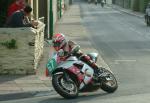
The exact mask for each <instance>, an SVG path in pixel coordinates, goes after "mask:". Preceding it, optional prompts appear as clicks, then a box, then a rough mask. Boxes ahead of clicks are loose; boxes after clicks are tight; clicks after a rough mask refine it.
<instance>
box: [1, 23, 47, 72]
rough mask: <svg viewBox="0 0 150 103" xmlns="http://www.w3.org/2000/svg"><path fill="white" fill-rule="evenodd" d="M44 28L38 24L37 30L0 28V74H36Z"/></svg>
mask: <svg viewBox="0 0 150 103" xmlns="http://www.w3.org/2000/svg"><path fill="white" fill-rule="evenodd" d="M44 27H45V25H44V24H42V23H40V25H39V27H38V29H33V28H0V74H34V73H35V72H36V69H37V67H38V63H39V61H40V58H41V56H42V54H43V46H44ZM12 40H13V42H12ZM14 42H16V43H14ZM12 44H13V45H12ZM14 45H15V46H14Z"/></svg>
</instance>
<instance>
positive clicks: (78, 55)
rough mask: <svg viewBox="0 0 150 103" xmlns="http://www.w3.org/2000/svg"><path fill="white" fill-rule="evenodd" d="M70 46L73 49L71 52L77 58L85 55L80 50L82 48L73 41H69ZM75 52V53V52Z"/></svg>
mask: <svg viewBox="0 0 150 103" xmlns="http://www.w3.org/2000/svg"><path fill="white" fill-rule="evenodd" d="M68 44H69V46H70V47H71V52H73V54H74V55H75V56H77V57H80V56H81V55H83V52H82V51H81V50H80V46H79V45H78V44H76V43H75V42H73V41H68ZM74 51H75V52H74Z"/></svg>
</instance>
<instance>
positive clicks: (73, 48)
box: [52, 33, 99, 74]
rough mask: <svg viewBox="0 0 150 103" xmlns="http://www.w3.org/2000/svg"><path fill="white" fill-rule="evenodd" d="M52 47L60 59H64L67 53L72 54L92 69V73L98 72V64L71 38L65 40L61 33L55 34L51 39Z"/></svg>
mask: <svg viewBox="0 0 150 103" xmlns="http://www.w3.org/2000/svg"><path fill="white" fill-rule="evenodd" d="M52 43H53V47H54V49H55V51H56V52H58V55H59V57H60V60H61V61H65V59H66V58H67V57H68V55H70V54H73V55H74V56H76V57H77V58H78V59H80V60H81V61H83V62H85V63H86V64H88V65H89V66H91V67H92V68H93V69H94V72H95V73H94V74H98V70H99V69H98V66H97V65H96V63H95V62H94V61H92V60H91V58H90V57H89V56H88V55H85V54H84V53H83V52H82V51H81V50H80V46H79V45H77V44H76V43H75V42H73V41H71V40H67V39H66V37H65V35H64V34H62V33H58V34H55V35H54V36H53V39H52Z"/></svg>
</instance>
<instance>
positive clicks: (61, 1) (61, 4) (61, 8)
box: [60, 0, 62, 18]
mask: <svg viewBox="0 0 150 103" xmlns="http://www.w3.org/2000/svg"><path fill="white" fill-rule="evenodd" d="M61 16H62V0H60V18H61Z"/></svg>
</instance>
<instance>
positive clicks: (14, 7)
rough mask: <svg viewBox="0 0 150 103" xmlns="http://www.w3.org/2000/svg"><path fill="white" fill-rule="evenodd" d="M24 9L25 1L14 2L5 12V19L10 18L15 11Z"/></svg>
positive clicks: (17, 0) (16, 0)
mask: <svg viewBox="0 0 150 103" xmlns="http://www.w3.org/2000/svg"><path fill="white" fill-rule="evenodd" d="M24 7H25V0H15V1H14V2H13V3H12V4H11V5H10V6H9V7H8V10H7V17H9V16H11V15H12V14H13V13H14V12H16V11H17V10H21V9H24Z"/></svg>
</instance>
